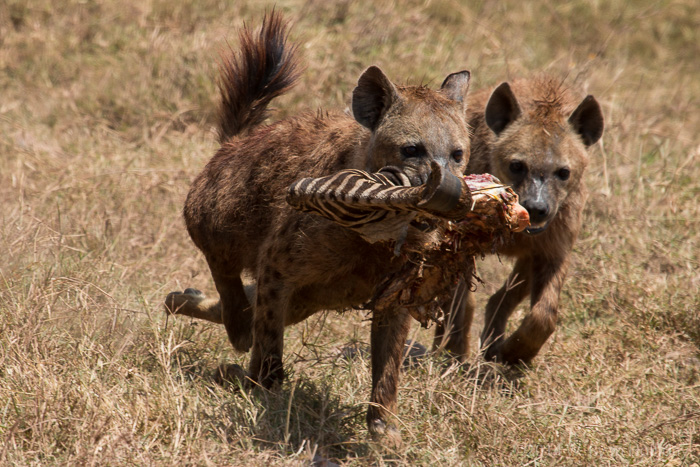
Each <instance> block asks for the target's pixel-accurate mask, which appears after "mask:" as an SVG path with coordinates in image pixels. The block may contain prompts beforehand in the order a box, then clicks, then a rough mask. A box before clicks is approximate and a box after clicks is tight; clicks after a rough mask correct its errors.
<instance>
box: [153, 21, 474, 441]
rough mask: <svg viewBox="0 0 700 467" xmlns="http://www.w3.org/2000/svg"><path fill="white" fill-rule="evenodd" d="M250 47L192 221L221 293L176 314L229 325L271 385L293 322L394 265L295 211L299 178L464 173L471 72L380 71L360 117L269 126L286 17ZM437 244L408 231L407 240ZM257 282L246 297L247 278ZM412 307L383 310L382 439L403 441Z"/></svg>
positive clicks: (344, 298) (378, 376)
mask: <svg viewBox="0 0 700 467" xmlns="http://www.w3.org/2000/svg"><path fill="white" fill-rule="evenodd" d="M240 39H241V40H240V44H241V45H240V47H241V49H242V50H241V51H240V52H239V53H238V54H237V55H235V54H234V55H232V57H231V58H229V59H227V60H225V61H224V63H223V67H222V73H221V82H220V89H221V96H222V106H221V112H220V117H219V119H220V121H219V136H220V142H221V148H220V149H219V150H218V151H217V153H216V154H215V155H214V157H213V158H212V159H211V160H210V161H209V163H208V164H207V165H206V167H205V168H204V170H203V171H202V173H201V174H199V176H197V177H196V179H195V180H194V182H193V184H192V187H191V189H190V192H189V195H188V196H187V200H186V202H185V208H184V217H185V222H186V225H187V230H188V232H189V234H190V236H191V237H192V240H193V242H194V244H195V245H196V246H197V247H198V248H199V249H200V250H201V251H202V252H203V253H204V255H205V257H206V260H207V262H208V265H209V268H210V270H211V274H212V277H213V279H214V282H215V284H216V289H217V291H218V292H219V299H218V300H216V299H206V298H204V296H203V295H201V294H200V293H199V292H198V291H196V290H193V289H188V290H186V291H185V293H179V292H173V293H171V294H170V295H169V296H168V298H167V299H166V307H167V308H168V309H169V310H170V311H172V312H174V313H179V314H184V315H188V316H194V317H198V318H203V319H208V320H210V321H214V322H219V323H221V322H223V324H224V325H225V327H226V331H227V333H228V337H229V340H230V341H231V344H232V345H233V347H234V348H236V349H237V350H239V351H247V350H249V349H250V348H251V347H252V355H251V360H250V367H249V377H250V378H251V379H253V380H254V381H256V382H257V383H259V384H261V385H262V386H265V387H271V386H272V385H273V384H275V383H277V382H279V381H280V380H281V379H282V378H283V375H284V373H283V368H282V350H283V331H284V327H285V326H287V325H290V324H294V323H297V322H299V321H302V320H304V319H306V318H307V317H309V316H310V315H312V314H314V313H316V312H317V311H320V310H342V309H346V308H351V307H356V306H358V305H361V304H363V303H365V302H367V301H368V300H370V299H371V298H372V297H373V294H374V290H375V287H376V286H378V285H379V283H380V282H381V280H382V279H384V278H386V277H387V276H388V275H389V274H391V273H392V272H393V271H394V269H395V268H396V263H397V259H396V257H395V256H394V253H393V251H392V249H391V248H390V247H387V246H386V245H382V244H370V243H368V242H366V241H364V240H363V239H362V238H361V237H360V236H359V235H358V234H357V233H355V232H353V231H351V230H348V229H345V228H343V227H339V226H337V225H336V224H334V223H332V222H331V221H329V220H326V219H323V218H321V217H318V216H314V215H310V214H304V213H300V212H298V211H295V210H293V209H292V208H290V207H289V206H288V205H287V204H286V203H285V194H286V191H287V187H288V186H289V185H290V184H291V183H292V182H294V181H295V180H298V179H300V178H303V177H320V176H323V175H328V174H332V173H335V172H337V171H340V170H342V169H347V168H357V169H362V170H367V171H369V172H376V171H377V170H379V169H380V168H382V167H385V166H396V167H399V168H400V169H401V170H402V171H403V172H404V173H406V174H407V175H408V177H409V178H410V179H411V182H412V183H413V184H416V185H417V184H421V183H423V182H425V181H426V180H427V178H428V176H429V175H430V173H431V169H430V167H431V163H438V164H440V166H441V167H444V168H445V169H446V170H447V171H448V172H451V173H452V174H454V175H456V176H461V175H462V174H463V172H464V170H465V169H466V164H467V161H468V157H469V132H468V129H467V128H468V126H467V119H466V101H467V99H466V94H467V90H468V87H469V72H467V71H462V72H458V73H453V74H451V75H449V76H448V77H447V78H446V79H445V81H444V82H443V84H442V86H441V88H440V90H439V91H432V90H430V89H428V88H426V87H424V86H398V85H395V84H392V82H391V81H389V79H388V78H387V77H386V76H385V75H384V73H383V72H382V71H381V70H380V69H379V68H377V67H370V68H368V69H367V70H366V71H365V72H364V73H363V74H362V75H361V76H360V78H359V81H358V84H357V87H356V88H355V89H354V91H353V95H352V110H353V114H354V119H353V118H352V117H350V116H348V115H346V114H344V113H325V112H324V113H318V114H304V115H299V116H297V117H294V118H289V119H285V120H282V121H278V122H276V123H273V124H270V125H266V126H263V125H261V123H262V122H263V120H264V119H265V117H266V106H267V105H268V104H269V102H270V101H271V100H272V99H273V98H274V97H276V96H278V95H280V94H282V93H283V92H284V91H286V90H287V89H288V88H289V87H290V86H292V85H293V83H294V82H295V80H296V78H297V73H296V71H295V70H296V67H297V62H296V59H295V55H294V48H291V49H290V47H289V46H288V45H287V43H286V31H285V26H284V24H283V22H282V20H281V19H280V17H279V15H277V14H275V13H273V14H271V15H268V16H267V17H266V19H265V21H264V23H263V27H262V30H261V31H260V33H259V35H254V34H252V33H251V32H250V31H249V30H248V29H244V30H243V32H242V33H241V38H240ZM425 235H429V234H426V233H423V232H422V231H420V230H418V229H415V228H410V229H409V231H408V237H407V239H406V242H407V243H410V242H413V241H422V240H421V238H423V236H425ZM244 270H246V271H250V272H252V275H253V277H254V278H255V280H256V282H257V291H256V294H255V300H254V303H253V304H252V305H253V306H251V304H250V303H249V302H248V300H247V299H246V295H245V293H244V287H243V283H242V282H241V272H242V271H244ZM410 322H411V318H410V316H409V315H408V313H407V312H404V311H401V310H395V311H394V312H392V313H374V314H373V316H372V328H371V362H372V392H371V404H370V407H369V410H368V413H367V421H368V425H369V429H370V431H371V432H373V433H375V434H388V435H390V436H392V437H396V436H398V434H397V431H396V429H395V428H393V427H392V426H391V425H390V424H389V417H390V415H391V414H392V413H395V412H396V393H397V387H398V374H399V366H400V361H401V356H402V349H403V346H404V342H405V339H406V336H407V333H408V330H409V325H410Z"/></svg>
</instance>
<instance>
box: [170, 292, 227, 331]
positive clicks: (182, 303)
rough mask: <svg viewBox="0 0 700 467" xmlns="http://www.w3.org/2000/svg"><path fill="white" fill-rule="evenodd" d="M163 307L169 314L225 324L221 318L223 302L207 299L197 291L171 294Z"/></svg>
mask: <svg viewBox="0 0 700 467" xmlns="http://www.w3.org/2000/svg"><path fill="white" fill-rule="evenodd" d="M163 305H164V306H165V311H166V313H168V314H173V315H185V316H191V317H192V318H197V319H204V320H207V321H211V322H212V323H217V324H223V323H224V321H223V318H222V316H221V301H220V300H218V299H215V298H207V297H206V296H205V295H204V294H203V293H202V292H200V291H199V290H197V289H185V291H184V292H179V291H177V292H170V293H169V294H168V296H167V297H166V298H165V302H164V303H163Z"/></svg>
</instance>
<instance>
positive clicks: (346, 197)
mask: <svg viewBox="0 0 700 467" xmlns="http://www.w3.org/2000/svg"><path fill="white" fill-rule="evenodd" d="M424 192H425V186H422V185H421V186H419V187H413V186H411V182H410V180H409V178H408V176H406V174H405V173H403V172H402V171H401V170H399V169H398V168H396V167H385V168H383V169H382V170H380V171H379V172H376V173H368V172H364V171H362V170H356V169H347V170H343V171H340V172H338V173H335V174H333V175H329V176H326V177H321V178H304V179H301V180H298V181H296V182H294V183H293V184H292V185H291V186H290V187H289V189H288V191H287V203H289V205H290V206H292V207H293V208H295V209H297V210H299V211H302V212H311V213H315V214H319V215H321V216H323V217H325V218H327V219H330V220H331V221H333V222H335V223H336V224H338V225H341V226H343V227H346V228H348V229H351V230H354V231H356V232H358V233H360V235H362V236H363V237H364V238H365V239H366V240H368V241H370V242H371V243H374V242H377V241H383V240H396V239H398V238H402V237H403V236H404V235H405V231H406V229H407V228H408V225H409V224H410V223H411V222H412V221H413V220H414V219H415V217H416V216H417V214H418V210H417V209H416V205H417V203H418V202H419V201H420V200H421V199H422V196H423V194H424Z"/></svg>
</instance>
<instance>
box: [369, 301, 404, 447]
mask: <svg viewBox="0 0 700 467" xmlns="http://www.w3.org/2000/svg"><path fill="white" fill-rule="evenodd" d="M410 326H411V315H409V313H408V312H407V311H406V310H399V311H395V312H387V313H373V314H372V332H371V337H370V341H371V355H372V395H371V398H370V406H369V410H368V411H367V425H368V428H369V431H370V433H372V434H373V435H375V436H378V437H383V438H385V439H386V441H388V442H390V443H394V444H399V443H400V442H401V435H400V434H399V431H398V429H396V427H395V426H393V425H392V424H390V420H391V418H392V417H393V416H394V414H396V395H397V392H398V389H399V371H400V369H401V360H402V359H403V348H404V344H405V342H406V337H407V336H408V331H409V329H410Z"/></svg>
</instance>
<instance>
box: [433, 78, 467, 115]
mask: <svg viewBox="0 0 700 467" xmlns="http://www.w3.org/2000/svg"><path fill="white" fill-rule="evenodd" d="M470 79H471V73H469V72H468V71H467V70H463V71H459V72H457V73H452V74H450V75H448V76H447V78H445V81H443V82H442V86H440V91H442V93H443V94H445V95H446V96H447V97H449V98H450V99H452V100H453V101H457V102H461V103H462V108H463V109H464V110H467V92H468V91H469V81H470Z"/></svg>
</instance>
